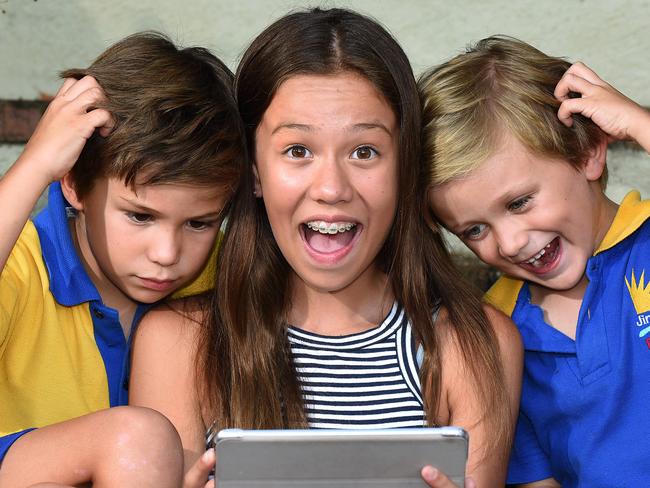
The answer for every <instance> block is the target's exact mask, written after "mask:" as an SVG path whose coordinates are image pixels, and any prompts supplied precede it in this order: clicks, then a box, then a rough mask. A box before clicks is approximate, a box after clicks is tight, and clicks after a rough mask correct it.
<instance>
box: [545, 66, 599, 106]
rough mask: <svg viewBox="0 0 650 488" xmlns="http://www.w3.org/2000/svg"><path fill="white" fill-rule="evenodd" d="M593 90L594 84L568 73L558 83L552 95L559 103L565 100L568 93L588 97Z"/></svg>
mask: <svg viewBox="0 0 650 488" xmlns="http://www.w3.org/2000/svg"><path fill="white" fill-rule="evenodd" d="M593 88H594V84H593V83H591V82H589V81H588V80H586V79H585V78H582V77H580V76H578V75H575V74H573V73H569V72H568V71H567V72H566V73H564V75H563V76H562V78H560V81H558V83H557V85H556V86H555V90H554V91H553V95H554V96H555V98H557V99H558V100H560V101H564V100H567V99H568V98H569V93H570V92H574V93H580V94H581V95H583V96H584V95H589V94H590V93H591V90H592V89H593Z"/></svg>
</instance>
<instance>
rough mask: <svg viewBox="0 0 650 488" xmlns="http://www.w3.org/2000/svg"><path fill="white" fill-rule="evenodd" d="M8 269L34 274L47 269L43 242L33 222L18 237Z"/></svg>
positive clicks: (8, 261) (26, 225) (28, 223)
mask: <svg viewBox="0 0 650 488" xmlns="http://www.w3.org/2000/svg"><path fill="white" fill-rule="evenodd" d="M7 268H11V269H13V270H14V271H15V272H18V271H23V272H25V273H34V272H36V270H37V269H41V268H42V269H45V263H44V261H43V254H42V250H41V242H40V239H39V236H38V232H37V231H36V227H35V226H34V224H33V222H32V221H27V223H26V224H25V227H23V230H22V231H21V233H20V235H19V236H18V240H17V241H16V243H15V244H14V247H13V248H12V250H11V254H10V255H9V258H8V260H7V265H6V267H5V269H7ZM3 274H4V271H3Z"/></svg>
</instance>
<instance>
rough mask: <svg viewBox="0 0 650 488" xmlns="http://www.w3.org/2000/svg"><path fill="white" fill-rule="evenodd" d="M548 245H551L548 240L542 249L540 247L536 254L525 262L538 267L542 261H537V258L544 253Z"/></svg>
mask: <svg viewBox="0 0 650 488" xmlns="http://www.w3.org/2000/svg"><path fill="white" fill-rule="evenodd" d="M549 247H551V243H550V242H549V243H548V244H546V246H544V249H542V250H541V251H539V252H538V253H537V254H535V255H534V256H533V257H532V258H530V259H529V260H528V261H526V263H528V264H532V265H533V266H536V267H540V266H541V265H542V263H540V262H539V259H540V258H541V257H542V256H543V255H544V254H546V250H547V249H548V248H549Z"/></svg>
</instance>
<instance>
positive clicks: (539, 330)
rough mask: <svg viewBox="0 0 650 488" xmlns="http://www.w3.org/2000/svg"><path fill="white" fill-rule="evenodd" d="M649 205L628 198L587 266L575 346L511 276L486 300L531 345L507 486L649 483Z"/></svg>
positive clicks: (527, 347) (595, 486)
mask: <svg viewBox="0 0 650 488" xmlns="http://www.w3.org/2000/svg"><path fill="white" fill-rule="evenodd" d="M648 217H650V200H645V201H641V200H640V196H639V193H638V192H636V191H634V192H630V193H629V194H628V195H627V196H626V197H625V199H624V200H623V202H622V203H621V205H620V207H619V209H618V212H617V214H616V216H615V218H614V221H613V223H612V225H611V227H610V229H609V231H608V232H607V234H606V235H605V238H604V239H603V242H602V243H601V244H600V246H599V248H598V249H597V250H596V252H595V253H594V255H593V256H592V257H591V258H590V259H589V260H588V261H587V266H586V270H585V273H586V276H587V278H588V279H589V285H588V287H587V290H586V291H585V295H584V298H583V302H582V306H581V309H580V314H579V317H578V326H577V330H576V340H575V341H574V340H572V339H570V338H569V337H567V336H565V335H564V334H562V333H561V332H559V331H558V330H556V329H554V328H553V327H551V326H550V325H549V324H547V323H546V322H545V321H544V316H543V312H542V310H541V309H540V308H539V307H538V306H536V305H533V304H532V303H530V292H529V288H528V284H527V283H525V282H522V281H520V280H515V279H512V278H507V277H504V278H502V279H500V280H499V281H497V283H495V285H494V286H493V287H492V288H491V289H490V290H489V291H488V293H487V295H486V298H487V300H488V301H489V302H491V303H492V304H494V305H495V306H497V307H498V308H500V309H501V310H503V311H504V312H505V313H507V314H509V315H511V317H512V319H513V321H514V322H515V323H516V324H517V326H518V327H519V330H520V332H521V336H522V339H523V342H524V348H525V356H524V378H523V386H522V400H521V407H520V413H519V420H518V424H517V432H516V435H515V443H514V447H513V452H512V456H511V459H510V466H509V469H508V483H525V482H532V481H536V480H540V479H544V478H550V477H553V478H555V479H556V480H557V481H558V482H559V483H560V484H561V485H562V487H564V488H567V487H589V488H599V487H603V488H605V487H607V488H611V487H614V486H621V487H623V486H625V487H632V486H633V487H637V486H638V487H641V486H648V485H649V484H650V465H649V464H648V456H649V455H650V417H649V415H648V413H649V412H650V219H649V218H648Z"/></svg>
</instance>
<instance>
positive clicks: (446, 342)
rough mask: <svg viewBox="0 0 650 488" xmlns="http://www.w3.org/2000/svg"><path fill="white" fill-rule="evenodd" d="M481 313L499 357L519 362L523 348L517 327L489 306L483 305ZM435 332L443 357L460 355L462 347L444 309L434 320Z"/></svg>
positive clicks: (500, 312)
mask: <svg viewBox="0 0 650 488" xmlns="http://www.w3.org/2000/svg"><path fill="white" fill-rule="evenodd" d="M483 311H484V313H485V316H486V317H487V320H488V322H489V324H490V327H491V329H492V331H493V332H494V336H495V337H496V340H497V344H498V347H499V352H500V354H501V356H502V357H507V358H508V360H509V361H510V360H511V359H512V360H513V361H514V362H516V361H517V360H519V361H520V360H521V358H522V357H523V346H522V341H521V335H520V333H519V329H518V328H517V326H516V325H515V324H514V322H513V321H512V320H511V319H510V317H508V316H507V315H506V314H504V313H503V312H502V311H500V310H498V309H496V308H494V307H493V306H491V305H490V304H484V305H483ZM436 330H437V332H438V338H439V340H440V342H441V346H442V347H443V349H442V351H443V355H444V356H453V357H457V356H458V355H462V352H461V351H462V349H463V348H462V345H461V344H459V343H458V336H457V334H456V333H455V328H454V325H453V323H452V322H451V319H450V317H449V314H448V312H447V310H446V309H445V308H441V309H440V312H439V314H438V318H437V320H436ZM456 360H461V358H460V357H458V358H457V359H456Z"/></svg>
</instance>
